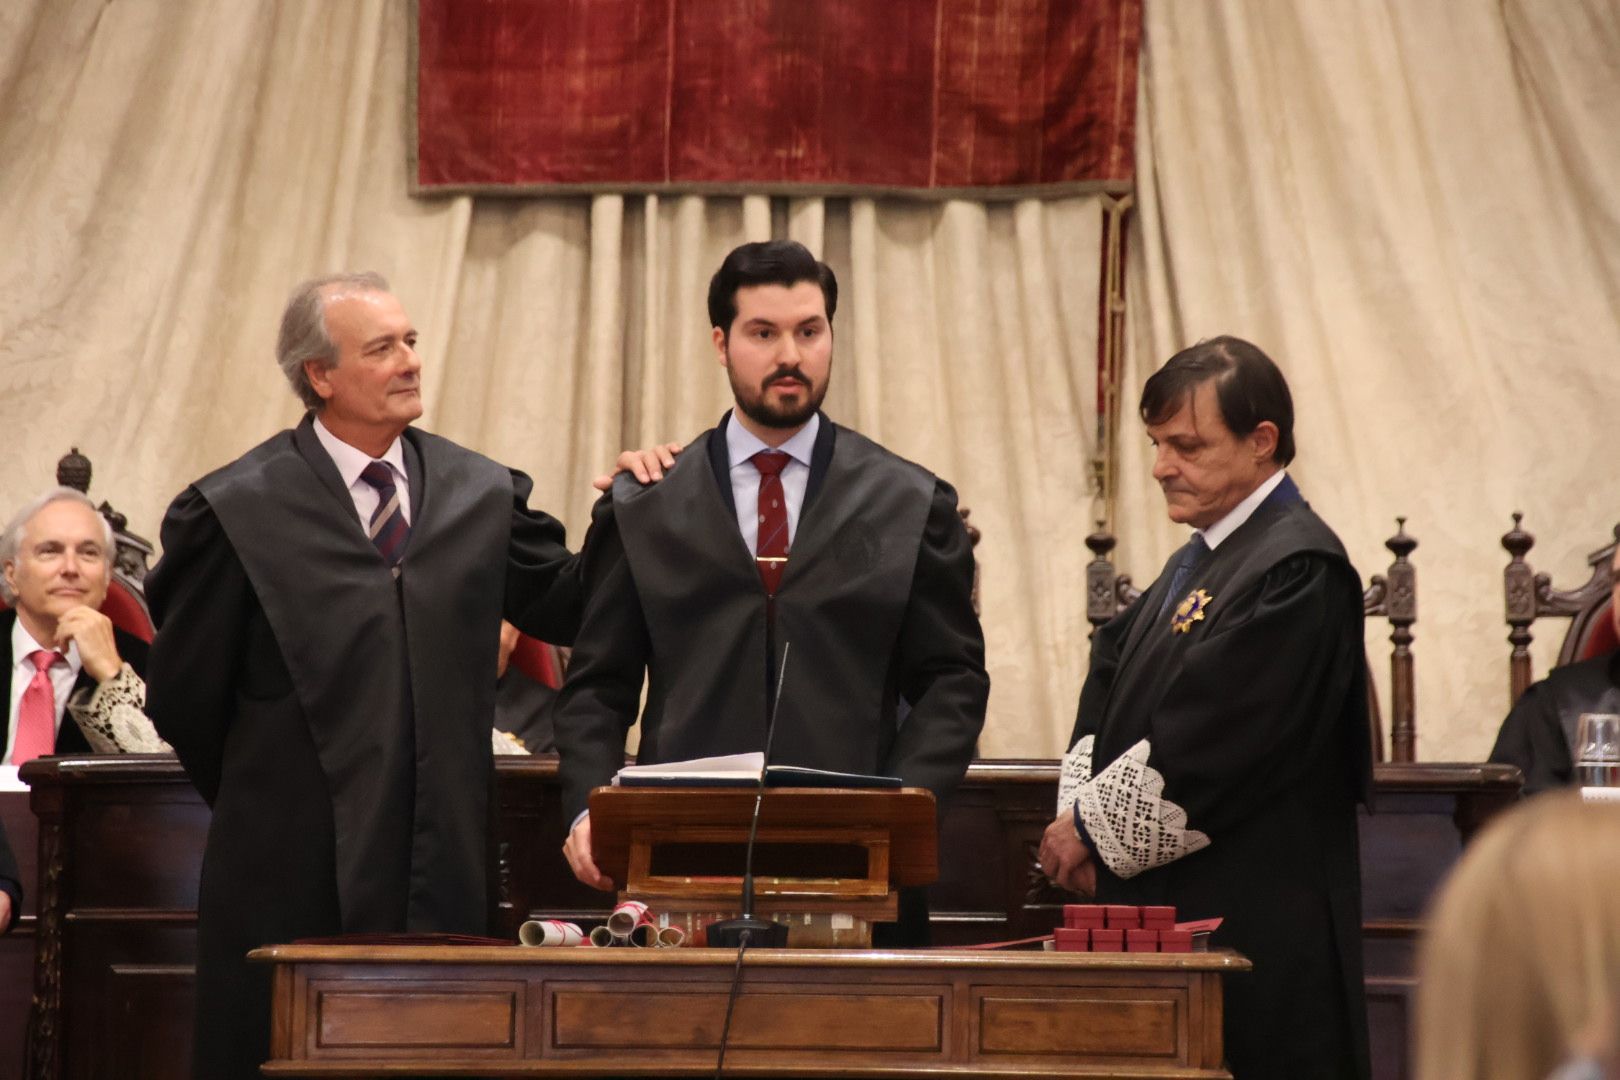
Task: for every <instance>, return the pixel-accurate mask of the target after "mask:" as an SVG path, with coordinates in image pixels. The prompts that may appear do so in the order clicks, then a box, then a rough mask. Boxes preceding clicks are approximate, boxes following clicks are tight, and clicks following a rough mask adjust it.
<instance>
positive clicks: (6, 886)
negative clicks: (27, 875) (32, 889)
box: [0, 825, 23, 934]
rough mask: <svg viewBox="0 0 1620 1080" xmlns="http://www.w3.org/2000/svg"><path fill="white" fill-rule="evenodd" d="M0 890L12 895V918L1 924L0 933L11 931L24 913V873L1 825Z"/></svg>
mask: <svg viewBox="0 0 1620 1080" xmlns="http://www.w3.org/2000/svg"><path fill="white" fill-rule="evenodd" d="M0 892H3V893H5V894H6V895H7V896H9V897H11V919H10V921H8V922H7V923H6V924H5V925H4V926H0V934H9V933H11V928H12V927H13V926H16V925H17V919H18V917H19V916H21V915H22V901H23V887H22V874H21V873H19V872H18V870H17V857H16V856H15V855H13V854H12V853H11V842H10V841H9V840H7V839H6V828H5V826H4V825H0Z"/></svg>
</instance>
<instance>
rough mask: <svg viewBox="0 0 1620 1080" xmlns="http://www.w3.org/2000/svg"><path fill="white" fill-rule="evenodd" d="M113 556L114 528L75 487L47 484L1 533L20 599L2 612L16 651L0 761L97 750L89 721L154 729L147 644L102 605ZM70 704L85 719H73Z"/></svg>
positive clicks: (12, 598)
mask: <svg viewBox="0 0 1620 1080" xmlns="http://www.w3.org/2000/svg"><path fill="white" fill-rule="evenodd" d="M112 562H113V532H112V526H111V525H109V524H108V523H107V519H106V518H104V517H102V516H101V513H100V511H98V510H97V509H96V507H95V504H94V503H92V502H91V501H90V499H89V497H88V496H86V495H85V494H84V493H82V492H79V491H75V490H74V489H72V488H67V487H59V488H53V489H52V490H50V491H47V492H46V493H45V494H43V495H41V496H40V497H39V498H37V499H35V500H33V501H32V502H30V503H29V504H28V505H27V506H25V507H23V509H22V510H21V511H19V512H18V514H17V515H16V516H15V517H14V518H12V519H11V522H10V523H9V524H8V525H7V526H6V529H5V532H4V534H0V567H3V570H4V575H5V578H4V586H3V588H0V594H3V595H4V598H5V600H6V602H7V603H9V604H10V605H11V607H10V608H9V609H7V610H4V611H0V634H3V635H4V639H5V641H6V642H7V643H8V645H9V649H10V651H9V652H8V653H7V656H6V663H5V667H4V669H3V672H4V673H3V674H0V683H3V685H4V686H5V688H6V690H7V694H6V707H7V713H6V727H5V732H4V744H5V745H4V756H3V757H0V764H4V765H21V764H23V763H24V762H26V761H32V760H33V759H34V758H36V757H42V756H44V755H46V754H72V753H83V752H87V751H89V750H91V749H92V747H91V744H90V742H89V741H87V739H86V737H85V734H84V732H83V731H81V730H80V729H81V727H84V728H87V729H89V730H93V731H94V730H100V731H115V730H122V729H126V728H131V727H140V728H149V725H148V724H147V722H146V719H145V717H144V716H142V715H141V708H142V706H143V705H144V704H145V701H146V684H145V683H143V682H142V681H141V674H142V673H143V672H144V671H145V667H146V651H147V647H146V643H145V642H144V641H142V640H141V639H140V638H138V637H135V636H134V635H133V634H126V633H125V632H124V631H122V630H119V629H118V628H116V627H115V626H113V624H112V621H111V620H109V619H108V618H107V616H105V615H103V614H102V613H101V611H100V610H99V609H100V607H101V603H102V601H103V600H105V599H106V598H107V586H108V583H109V582H110V581H111V577H112ZM69 712H71V713H72V714H73V716H74V717H75V718H76V719H77V721H78V723H64V722H63V721H64V718H65V716H66V714H67V713H69ZM97 748H98V749H111V747H109V746H106V745H105V744H103V745H101V746H98V747H97ZM154 748H157V747H155V746H154Z"/></svg>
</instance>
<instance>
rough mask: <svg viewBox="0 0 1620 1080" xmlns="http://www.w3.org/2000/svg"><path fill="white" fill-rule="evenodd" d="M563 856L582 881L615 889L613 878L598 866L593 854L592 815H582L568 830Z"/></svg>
mask: <svg viewBox="0 0 1620 1080" xmlns="http://www.w3.org/2000/svg"><path fill="white" fill-rule="evenodd" d="M563 856H564V857H565V858H566V859H567V860H568V868H569V869H570V870H572V871H573V872H574V876H575V877H577V878H578V879H579V880H580V881H582V882H584V883H585V884H586V885H589V886H590V887H591V888H593V889H601V890H602V891H603V892H612V891H613V879H612V878H610V877H608V876H606V875H605V874H603V873H602V871H601V870H599V869H598V868H597V866H596V860H595V859H594V858H593V857H592V855H591V815H589V814H586V815H585V816H583V817H581V818H580V819H579V821H577V822H575V823H574V827H573V828H572V829H569V830H568V839H567V840H566V841H565V842H564V843H563Z"/></svg>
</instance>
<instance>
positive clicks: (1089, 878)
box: [1038, 813, 1097, 896]
mask: <svg viewBox="0 0 1620 1080" xmlns="http://www.w3.org/2000/svg"><path fill="white" fill-rule="evenodd" d="M1038 858H1039V859H1040V860H1041V870H1042V871H1043V872H1044V873H1045V874H1046V876H1047V877H1049V878H1051V879H1052V881H1053V882H1054V883H1055V884H1057V885H1058V886H1060V887H1062V888H1065V889H1068V890H1069V891H1070V892H1074V893H1079V894H1080V895H1081V896H1095V895H1097V863H1096V860H1095V859H1094V858H1093V857H1092V854H1091V849H1090V848H1088V847H1086V845H1085V842H1084V841H1082V840H1081V839H1080V834H1079V833H1077V832H1075V829H1074V818H1073V816H1072V815H1071V814H1068V813H1062V814H1059V815H1058V816H1057V818H1056V820H1054V821H1053V822H1052V824H1050V825H1048V826H1047V827H1046V832H1045V833H1044V834H1042V836H1041V846H1040V854H1039V856H1038Z"/></svg>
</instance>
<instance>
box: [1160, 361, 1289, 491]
mask: <svg viewBox="0 0 1620 1080" xmlns="http://www.w3.org/2000/svg"><path fill="white" fill-rule="evenodd" d="M1211 379H1214V380H1215V400H1216V401H1217V402H1218V403H1219V404H1220V407H1221V419H1222V420H1223V421H1225V422H1226V426H1227V427H1228V428H1230V429H1231V431H1232V434H1234V435H1237V436H1240V437H1241V436H1244V435H1247V434H1249V433H1250V432H1252V431H1253V430H1254V429H1255V428H1257V427H1259V426H1260V425H1261V424H1262V423H1264V422H1265V421H1267V420H1270V421H1271V422H1272V423H1273V424H1276V425H1277V449H1276V451H1275V452H1274V453H1273V454H1272V455H1271V459H1272V460H1273V461H1275V462H1276V463H1277V464H1278V465H1287V464H1288V463H1289V462H1290V461H1293V460H1294V398H1293V395H1292V394H1290V393H1289V392H1288V381H1287V380H1286V379H1284V378H1283V374H1282V372H1281V371H1279V370H1277V365H1276V364H1274V363H1272V362H1271V357H1269V356H1267V355H1266V354H1265V353H1263V352H1261V351H1260V348H1259V347H1258V346H1256V345H1253V344H1250V343H1249V342H1247V341H1244V340H1243V339H1242V338H1235V337H1217V338H1210V339H1209V340H1208V341H1200V342H1199V343H1198V344H1196V345H1193V346H1191V347H1190V348H1186V349H1182V350H1181V351H1180V352H1178V353H1176V355H1174V356H1172V357H1171V358H1170V359H1169V360H1166V361H1165V363H1164V366H1163V367H1162V368H1160V369H1159V370H1158V371H1155V372H1154V373H1153V375H1152V376H1151V377H1150V378H1149V379H1148V381H1147V385H1146V386H1144V387H1142V404H1141V406H1140V412H1141V414H1142V420H1143V422H1144V423H1148V424H1162V423H1164V422H1165V421H1166V420H1168V419H1170V418H1171V417H1172V416H1174V415H1175V414H1176V412H1177V411H1178V410H1179V409H1180V408H1181V407H1182V405H1183V404H1184V403H1185V402H1186V401H1187V400H1188V398H1189V397H1190V396H1191V395H1192V393H1193V391H1194V390H1196V389H1197V388H1198V387H1200V386H1202V385H1203V384H1204V383H1206V382H1208V381H1209V380H1211Z"/></svg>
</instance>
